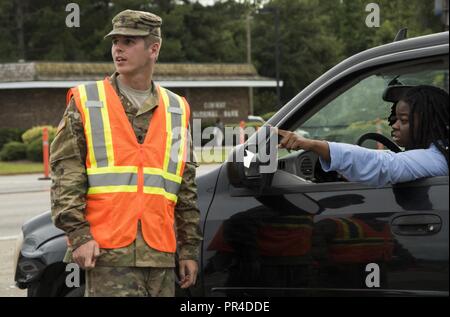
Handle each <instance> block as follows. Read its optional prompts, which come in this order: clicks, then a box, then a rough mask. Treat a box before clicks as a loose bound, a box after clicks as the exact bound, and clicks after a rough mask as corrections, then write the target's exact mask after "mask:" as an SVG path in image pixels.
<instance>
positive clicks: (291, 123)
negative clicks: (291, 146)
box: [203, 54, 449, 296]
mask: <svg viewBox="0 0 450 317" xmlns="http://www.w3.org/2000/svg"><path fill="white" fill-rule="evenodd" d="M447 65H448V54H447V55H445V56H438V57H433V58H429V57H428V58H422V59H416V60H408V61H407V62H405V63H397V64H395V65H391V64H389V65H385V64H380V65H379V66H378V67H376V68H373V67H372V68H370V69H368V70H366V72H365V73H363V74H361V73H360V74H359V75H358V78H355V79H353V80H350V81H349V80H348V79H347V80H346V81H342V83H335V87H337V88H336V90H335V93H333V94H328V95H325V96H322V99H321V100H314V104H313V105H309V110H308V111H298V112H291V113H290V114H289V116H290V117H289V118H288V120H286V122H288V124H287V125H284V126H282V128H284V129H290V130H298V131H300V132H302V133H303V134H304V135H305V132H306V133H307V135H310V136H311V137H312V138H322V139H326V140H329V141H336V142H346V143H355V142H356V140H357V139H358V137H359V136H360V135H361V134H364V133H367V132H377V133H381V134H384V135H386V136H390V134H389V127H388V125H387V123H386V120H385V118H386V117H388V115H389V113H390V106H391V105H390V104H388V103H386V102H383V100H382V98H381V96H382V92H383V90H384V88H385V87H386V86H387V85H388V84H389V82H393V81H394V80H396V81H397V82H401V83H403V84H419V83H423V84H434V85H438V86H442V87H445V88H448V86H447V85H448V66H447ZM364 146H367V147H371V148H378V149H380V150H383V149H382V146H381V145H380V144H377V143H376V142H367V143H365V144H364ZM278 156H279V162H278V170H277V171H276V172H275V174H274V175H273V179H272V181H271V185H270V187H266V188H264V190H259V191H258V190H256V191H255V190H254V189H250V188H237V187H234V186H233V185H230V184H229V183H228V182H227V180H228V179H229V176H230V175H229V173H227V170H226V168H222V170H221V176H220V177H219V180H220V182H219V184H218V185H217V188H216V195H215V198H214V200H213V202H212V204H211V206H210V208H209V210H210V212H209V213H208V218H207V221H206V225H205V230H204V234H205V243H204V246H203V254H204V256H203V261H204V263H203V266H204V288H205V291H206V294H208V295H219V296H220V295H251V296H253V295H260V296H308V295H319V296H322V295H331V296H346V295H355V294H356V295H359V296H365V295H367V296H372V295H447V296H448V252H449V251H448V210H449V208H448V206H449V201H448V177H433V178H428V179H421V180H417V181H414V182H410V183H404V184H397V185H388V186H384V187H381V188H375V187H370V186H366V185H363V184H359V183H354V182H347V181H346V180H345V179H343V178H342V177H341V176H340V175H337V174H336V173H324V172H323V171H321V170H320V165H319V163H318V158H317V157H316V156H314V155H312V153H308V152H302V151H299V152H294V153H287V152H282V151H280V152H279V153H278Z"/></svg>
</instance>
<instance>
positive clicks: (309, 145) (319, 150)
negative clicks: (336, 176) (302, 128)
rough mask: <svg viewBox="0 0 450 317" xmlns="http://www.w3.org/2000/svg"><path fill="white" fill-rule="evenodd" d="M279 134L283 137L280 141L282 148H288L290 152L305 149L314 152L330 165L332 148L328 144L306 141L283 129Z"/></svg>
mask: <svg viewBox="0 0 450 317" xmlns="http://www.w3.org/2000/svg"><path fill="white" fill-rule="evenodd" d="M278 134H279V135H281V136H282V137H283V138H282V139H281V141H280V147H282V148H286V149H288V150H300V149H303V150H307V151H313V152H315V153H316V154H317V155H319V156H320V158H321V159H322V160H323V161H325V162H327V163H330V160H331V158H330V147H329V145H328V142H326V141H320V140H311V139H306V138H304V137H302V136H300V135H298V134H296V133H295V132H291V131H286V130H281V129H278Z"/></svg>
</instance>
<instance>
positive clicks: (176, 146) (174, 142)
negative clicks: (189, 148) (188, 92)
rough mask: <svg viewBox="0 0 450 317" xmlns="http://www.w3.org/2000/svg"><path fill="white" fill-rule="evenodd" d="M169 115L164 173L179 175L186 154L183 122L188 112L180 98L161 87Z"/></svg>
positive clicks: (160, 90)
mask: <svg viewBox="0 0 450 317" xmlns="http://www.w3.org/2000/svg"><path fill="white" fill-rule="evenodd" d="M159 92H160V93H161V96H162V99H163V101H164V105H166V110H167V113H168V114H170V115H168V116H167V119H166V132H167V144H166V155H165V158H164V171H167V172H168V173H171V174H175V175H179V174H180V170H181V165H182V161H183V157H184V155H185V154H186V153H185V146H184V145H185V144H186V143H185V142H186V131H185V129H183V128H182V122H185V121H186V111H183V109H182V107H183V101H182V100H181V98H180V96H177V95H175V94H174V93H172V92H170V91H168V90H166V89H164V88H162V87H160V89H159Z"/></svg>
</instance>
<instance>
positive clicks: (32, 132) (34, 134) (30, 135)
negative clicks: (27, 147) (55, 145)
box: [22, 125, 56, 144]
mask: <svg viewBox="0 0 450 317" xmlns="http://www.w3.org/2000/svg"><path fill="white" fill-rule="evenodd" d="M44 127H46V128H47V129H48V138H49V144H50V143H51V141H53V139H54V138H55V135H56V128H55V127H52V126H50V125H46V126H38V127H33V128H31V129H28V130H27V131H25V133H24V134H22V140H23V142H24V143H25V144H30V143H33V142H34V141H39V142H41V143H42V134H43V129H44Z"/></svg>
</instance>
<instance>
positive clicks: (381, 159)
mask: <svg viewBox="0 0 450 317" xmlns="http://www.w3.org/2000/svg"><path fill="white" fill-rule="evenodd" d="M329 147H330V157H331V160H330V163H326V162H325V161H323V160H322V159H320V162H321V165H322V168H323V169H324V171H326V172H328V171H337V172H339V173H341V174H342V175H344V176H345V177H346V178H347V179H348V180H349V181H356V182H363V183H365V184H368V185H371V186H378V187H381V186H384V185H386V184H389V183H390V184H395V183H401V182H408V181H413V180H416V179H419V178H423V177H432V176H442V175H448V168H446V166H447V164H446V161H445V158H444V156H443V155H442V154H440V153H439V152H438V151H437V150H435V149H434V148H430V149H418V150H410V151H406V152H401V153H394V152H391V151H380V150H369V149H366V148H363V147H360V146H356V145H351V144H343V143H335V142H329Z"/></svg>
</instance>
